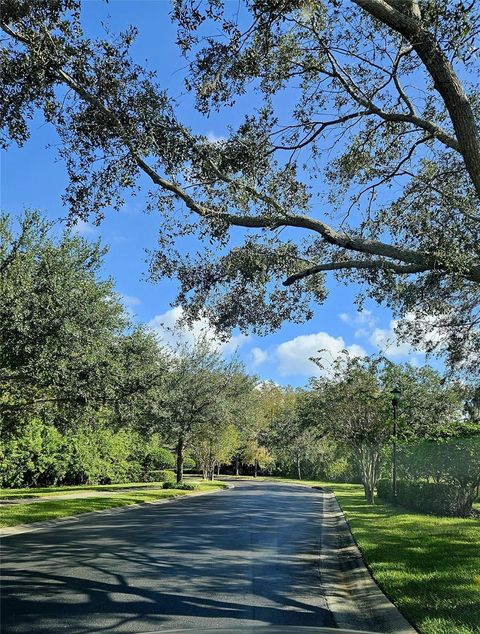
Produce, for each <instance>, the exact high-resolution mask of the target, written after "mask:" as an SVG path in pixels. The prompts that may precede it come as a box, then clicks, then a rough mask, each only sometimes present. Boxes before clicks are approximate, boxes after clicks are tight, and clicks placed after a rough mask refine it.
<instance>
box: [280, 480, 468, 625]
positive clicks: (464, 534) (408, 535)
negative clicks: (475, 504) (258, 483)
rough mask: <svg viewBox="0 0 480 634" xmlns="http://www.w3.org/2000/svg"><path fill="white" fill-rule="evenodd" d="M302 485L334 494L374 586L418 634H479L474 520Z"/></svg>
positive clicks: (337, 488)
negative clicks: (420, 512) (373, 503)
mask: <svg viewBox="0 0 480 634" xmlns="http://www.w3.org/2000/svg"><path fill="white" fill-rule="evenodd" d="M290 482H292V483H295V482H296V483H297V484H298V480H290ZM302 484H309V485H321V486H328V487H329V488H330V489H332V490H333V491H334V493H335V495H336V497H337V500H338V502H339V504H340V506H341V507H342V510H343V512H344V514H345V516H346V518H347V520H348V523H349V524H350V528H351V530H352V533H353V536H354V537H355V540H356V542H357V544H358V546H359V547H360V549H361V551H362V554H363V556H364V559H365V561H366V562H367V564H368V566H369V567H370V570H371V571H372V574H373V576H374V577H375V579H376V581H377V583H378V584H379V585H380V586H381V588H382V589H383V590H384V592H385V593H386V594H387V595H388V596H389V597H390V599H391V600H392V601H393V602H394V603H395V605H396V606H397V607H398V608H399V609H400V610H401V611H402V612H403V614H404V615H405V616H406V617H407V618H408V619H409V620H410V621H411V622H412V623H414V624H415V626H416V627H417V629H418V631H419V632H421V633H422V634H479V633H480V607H479V606H480V521H479V520H477V519H473V518H472V519H463V518H452V517H435V516H433V515H422V514H419V513H413V512H410V511H408V510H407V509H404V508H396V507H394V506H392V505H390V504H383V503H380V502H378V503H377V504H375V505H374V506H369V505H368V504H367V503H366V502H365V499H364V496H363V489H362V487H361V486H360V485H357V484H336V483H335V484H333V483H325V482H323V483H322V482H313V481H311V482H310V481H302Z"/></svg>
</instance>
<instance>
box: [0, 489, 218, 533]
mask: <svg viewBox="0 0 480 634" xmlns="http://www.w3.org/2000/svg"><path fill="white" fill-rule="evenodd" d="M149 484H150V486H151V483H149ZM114 486H115V485H114ZM122 488H126V487H125V485H122ZM223 488H225V485H224V484H222V483H221V482H199V483H198V485H197V488H196V489H195V491H209V490H212V489H223ZM83 490H85V488H83ZM87 490H89V489H88V488H87ZM90 490H91V489H90ZM94 490H97V489H96V488H95V487H94ZM110 490H111V489H110ZM195 491H183V490H176V489H148V490H147V489H146V490H144V491H142V490H140V491H131V492H119V493H118V494H114V495H109V496H108V497H93V498H83V499H82V498H81V497H80V495H79V498H78V499H71V500H48V501H45V502H34V503H32V504H28V503H26V504H12V505H8V506H7V505H5V506H2V507H1V509H0V527H3V528H5V527H8V526H16V525H18V524H31V523H32V522H42V521H44V520H53V519H58V518H61V517H68V516H72V515H80V514H81V513H88V512H89V511H98V510H100V509H108V508H113V507H117V506H129V505H131V504H139V503H140V502H154V501H155V500H161V499H166V498H172V497H176V496H179V495H189V494H191V493H195ZM64 492H65V491H62V492H58V493H57V495H60V494H61V493H64Z"/></svg>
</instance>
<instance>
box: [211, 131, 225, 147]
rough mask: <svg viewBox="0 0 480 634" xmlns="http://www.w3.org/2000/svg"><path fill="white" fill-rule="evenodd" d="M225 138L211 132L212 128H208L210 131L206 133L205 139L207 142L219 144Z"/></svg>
mask: <svg viewBox="0 0 480 634" xmlns="http://www.w3.org/2000/svg"><path fill="white" fill-rule="evenodd" d="M226 140H227V139H226V137H224V136H221V135H218V134H215V132H213V131H212V130H210V132H209V133H208V134H207V141H208V142H209V143H213V144H220V143H223V142H224V141H226Z"/></svg>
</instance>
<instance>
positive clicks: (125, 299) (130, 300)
mask: <svg viewBox="0 0 480 634" xmlns="http://www.w3.org/2000/svg"><path fill="white" fill-rule="evenodd" d="M119 295H120V301H121V302H122V304H123V305H124V306H125V308H126V311H127V313H128V314H129V315H130V317H133V316H134V315H135V311H134V306H139V305H140V304H141V303H142V302H141V301H140V299H139V298H138V297H134V296H133V295H124V294H123V293H119Z"/></svg>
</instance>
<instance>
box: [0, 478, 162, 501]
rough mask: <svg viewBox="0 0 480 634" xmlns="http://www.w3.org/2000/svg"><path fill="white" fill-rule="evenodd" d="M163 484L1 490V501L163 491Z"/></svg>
mask: <svg viewBox="0 0 480 634" xmlns="http://www.w3.org/2000/svg"><path fill="white" fill-rule="evenodd" d="M162 484H163V482H128V483H126V484H82V485H68V486H51V487H35V488H30V489H0V500H8V499H12V498H16V499H22V498H38V497H46V496H51V495H64V494H65V493H82V492H83V491H117V490H123V489H143V488H150V489H159V488H160V489H161V488H162Z"/></svg>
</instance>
